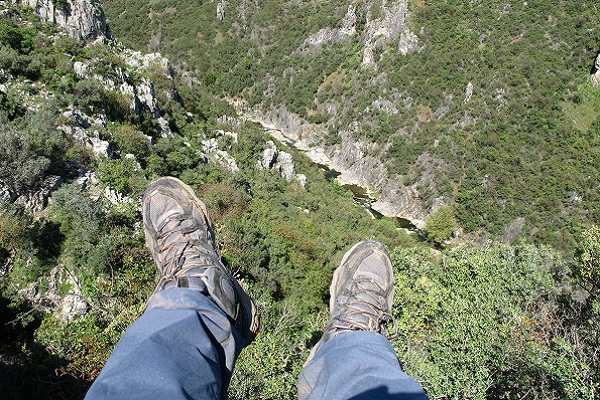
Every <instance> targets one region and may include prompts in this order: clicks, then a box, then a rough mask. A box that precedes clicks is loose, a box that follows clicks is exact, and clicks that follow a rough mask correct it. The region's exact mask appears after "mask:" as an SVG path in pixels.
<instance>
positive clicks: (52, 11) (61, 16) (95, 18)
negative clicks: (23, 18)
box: [23, 0, 108, 40]
mask: <svg viewBox="0 0 600 400" xmlns="http://www.w3.org/2000/svg"><path fill="white" fill-rule="evenodd" d="M23 3H24V4H26V5H28V6H30V7H32V8H33V9H34V12H35V13H36V14H37V15H39V16H40V19H41V20H42V22H52V23H55V24H58V25H60V26H61V27H63V29H64V30H65V31H66V32H67V34H68V35H69V36H71V37H73V38H75V39H83V40H89V39H96V38H100V37H105V36H107V35H108V32H107V30H106V18H105V17H104V10H103V9H102V6H101V5H100V2H99V1H98V0H67V5H66V6H65V7H61V8H56V7H55V6H54V1H53V0H24V1H23Z"/></svg>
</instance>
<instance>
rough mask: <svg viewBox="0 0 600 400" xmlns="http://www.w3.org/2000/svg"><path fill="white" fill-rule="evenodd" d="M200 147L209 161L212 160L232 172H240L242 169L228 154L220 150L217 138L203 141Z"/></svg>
mask: <svg viewBox="0 0 600 400" xmlns="http://www.w3.org/2000/svg"><path fill="white" fill-rule="evenodd" d="M200 146H201V147H202V151H203V152H204V153H205V155H206V156H207V157H208V158H209V159H212V160H213V161H215V162H216V163H217V164H219V165H221V166H222V167H224V168H226V169H227V170H228V171H230V172H239V170H240V168H239V167H238V165H237V163H236V161H235V160H234V159H233V157H231V155H230V154H229V153H228V152H226V151H224V150H220V149H219V143H218V142H217V139H216V138H210V139H205V140H202V141H201V142H200Z"/></svg>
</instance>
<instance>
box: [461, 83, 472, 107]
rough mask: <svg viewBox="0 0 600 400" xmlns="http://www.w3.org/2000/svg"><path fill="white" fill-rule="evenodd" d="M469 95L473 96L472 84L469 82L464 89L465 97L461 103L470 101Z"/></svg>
mask: <svg viewBox="0 0 600 400" xmlns="http://www.w3.org/2000/svg"><path fill="white" fill-rule="evenodd" d="M471 97H473V84H472V83H471V82H469V83H467V88H466V89H465V98H464V100H463V103H464V104H466V103H468V102H469V101H471Z"/></svg>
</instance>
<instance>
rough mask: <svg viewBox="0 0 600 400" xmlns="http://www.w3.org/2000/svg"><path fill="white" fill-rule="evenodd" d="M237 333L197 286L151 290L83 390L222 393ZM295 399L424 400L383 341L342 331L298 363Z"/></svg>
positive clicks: (104, 394)
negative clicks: (306, 361) (145, 304)
mask: <svg viewBox="0 0 600 400" xmlns="http://www.w3.org/2000/svg"><path fill="white" fill-rule="evenodd" d="M243 344H244V340H243V338H242V337H241V336H240V335H239V334H238V333H237V331H236V330H235V328H234V327H233V326H232V325H231V323H230V322H229V320H228V318H227V317H226V316H225V314H224V313H223V311H221V310H220V309H219V307H217V305H216V304H215V303H213V302H212V301H211V300H210V299H209V298H207V297H205V296H204V295H203V294H202V293H200V292H198V291H196V290H193V289H185V288H176V289H168V290H163V291H160V292H157V293H156V294H154V295H153V296H152V298H151V299H150V301H149V303H148V307H147V308H146V311H145V312H144V314H143V315H142V316H141V317H140V318H139V319H138V320H137V321H136V322H135V323H134V324H133V325H132V326H131V327H130V328H129V329H128V330H127V332H125V334H124V335H123V337H122V338H121V340H120V341H119V343H118V344H117V346H116V347H115V350H114V351H113V353H112V355H111V356H110V358H109V359H108V361H107V362H106V365H105V366H104V368H103V369H102V372H101V373H100V375H98V378H97V379H96V381H95V382H94V384H93V385H92V387H91V388H90V390H89V391H88V393H87V395H86V399H87V400H95V399H145V400H148V399H157V400H158V399H161V400H165V399H169V400H170V399H223V398H225V397H226V393H227V388H228V386H229V381H230V379H231V374H232V371H233V367H234V364H235V360H236V358H237V356H238V355H239V353H240V351H241V350H242V348H243ZM298 393H299V397H300V398H301V399H384V400H385V399H392V398H393V399H411V400H412V399H419V400H421V399H427V397H426V396H425V393H424V392H423V389H421V387H420V386H419V384H418V383H417V382H416V381H415V380H414V379H412V378H411V377H410V376H408V375H407V374H405V373H404V372H402V370H401V369H400V364H399V363H398V360H397V358H396V356H395V354H394V350H393V349H392V346H391V345H390V344H389V342H388V340H387V339H386V338H385V337H383V336H382V335H380V334H377V333H373V332H363V331H355V332H347V333H342V334H339V335H337V336H335V337H333V338H332V339H330V340H328V341H327V342H326V343H325V344H324V345H323V346H321V348H320V349H319V351H318V352H317V354H315V356H314V357H313V359H312V360H311V362H310V363H309V364H308V365H306V366H305V367H304V369H303V370H302V373H301V375H300V381H299V384H298Z"/></svg>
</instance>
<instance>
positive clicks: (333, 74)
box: [104, 0, 600, 249]
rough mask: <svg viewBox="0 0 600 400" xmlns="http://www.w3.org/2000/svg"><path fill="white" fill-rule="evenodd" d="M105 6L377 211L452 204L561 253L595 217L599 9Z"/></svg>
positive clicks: (534, 5) (137, 40) (113, 19)
mask: <svg viewBox="0 0 600 400" xmlns="http://www.w3.org/2000/svg"><path fill="white" fill-rule="evenodd" d="M104 4H105V6H106V13H107V16H108V20H109V24H110V25H111V28H112V29H113V31H114V32H116V33H117V34H118V35H119V36H120V37H121V38H122V39H123V40H124V41H125V42H126V43H128V44H130V45H132V46H135V47H137V48H143V49H150V50H153V49H160V51H162V52H164V53H166V54H168V55H169V56H170V57H171V59H172V60H174V63H175V65H176V66H177V68H179V69H181V70H192V71H195V72H196V73H197V75H198V77H199V80H198V82H196V84H198V85H201V86H202V87H204V88H206V89H209V90H211V91H212V92H213V93H215V94H217V95H219V96H222V97H223V98H226V99H229V100H230V101H231V102H232V103H234V104H236V105H237V107H238V111H240V112H242V113H246V114H248V115H251V116H253V117H254V118H256V119H257V120H258V121H261V122H263V123H264V124H265V125H266V126H268V127H270V128H275V129H278V130H280V131H281V134H282V135H284V136H287V137H288V138H289V139H290V141H291V142H293V143H295V144H296V145H298V146H299V147H301V148H304V149H305V150H307V152H308V154H309V156H311V157H312V158H313V159H314V160H315V161H317V162H320V163H326V164H329V165H330V166H331V167H332V168H334V169H336V170H338V171H339V172H341V173H342V176H341V178H340V179H341V182H343V183H348V184H354V185H359V186H362V187H363V188H365V189H368V190H369V191H371V192H372V193H373V196H372V197H373V201H372V202H373V204H372V206H373V207H374V208H376V209H379V211H381V212H383V213H384V214H386V215H390V216H400V217H403V218H408V219H410V220H412V221H413V222H414V223H415V224H417V225H418V226H422V224H423V221H424V219H425V217H426V216H427V215H428V214H429V213H430V212H431V211H432V210H433V209H435V208H436V207H438V206H440V205H442V204H449V205H451V206H452V207H453V208H454V210H455V212H456V214H457V216H458V218H459V220H460V223H461V225H462V227H463V229H464V230H465V231H467V232H475V231H484V232H488V233H491V234H493V235H495V236H497V237H512V238H514V237H515V235H514V233H515V231H514V229H512V228H514V226H517V225H518V226H521V229H519V230H518V231H519V232H518V233H519V234H520V235H521V237H523V238H524V239H526V240H531V241H534V242H538V243H540V242H550V243H553V244H556V245H559V246H561V247H563V248H564V249H568V248H570V247H571V246H572V244H573V234H574V233H575V232H577V231H579V230H580V229H581V228H582V227H584V226H586V225H587V224H588V223H589V222H597V221H598V215H597V213H595V212H594V211H593V210H594V209H595V205H596V204H597V202H598V200H599V199H598V196H597V190H596V187H597V182H596V181H595V180H594V178H593V177H594V176H597V172H598V171H597V169H596V166H595V163H594V162H593V159H594V158H595V154H596V149H597V141H596V139H595V138H596V136H597V135H596V132H597V126H598V125H597V120H598V116H599V115H600V114H599V109H598V102H599V98H598V93H597V92H596V91H592V90H590V86H589V71H590V68H591V67H592V65H593V60H594V57H595V55H596V51H597V47H598V42H599V38H598V35H597V33H596V32H597V30H596V29H595V22H594V21H597V19H598V17H599V14H600V11H599V10H598V6H597V5H596V4H593V3H588V2H584V3H582V2H579V1H563V2H542V1H529V2H526V3H524V2H505V3H503V4H498V3H497V2H493V1H478V2H457V1H449V0H448V1H437V2H431V3H430V2H419V1H414V2H406V1H361V2H357V3H351V4H348V3H347V2H340V1H330V2H325V3H323V2H301V3H299V2H281V1H269V2H267V3H252V2H248V1H245V0H244V1H221V2H200V3H198V2H194V3H191V2H182V1H176V2H168V3H166V2H152V3H147V2H141V1H136V0H128V1H124V2H123V1H119V2H117V1H111V0H108V1H105V3H104ZM520 221H524V222H523V223H522V224H521V223H520ZM511 227H512V228H511ZM509 233H510V234H509ZM517 236H518V235H517Z"/></svg>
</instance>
